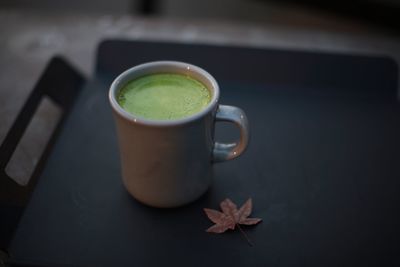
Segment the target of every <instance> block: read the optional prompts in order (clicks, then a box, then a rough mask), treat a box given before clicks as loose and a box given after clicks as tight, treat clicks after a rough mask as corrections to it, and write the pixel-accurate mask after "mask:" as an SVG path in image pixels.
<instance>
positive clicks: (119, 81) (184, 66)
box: [108, 60, 219, 126]
mask: <svg viewBox="0 0 400 267" xmlns="http://www.w3.org/2000/svg"><path fill="white" fill-rule="evenodd" d="M156 67H166V68H168V67H170V68H171V67H175V68H176V69H175V71H171V73H179V74H187V75H189V76H190V73H197V74H199V75H200V76H202V77H204V78H205V79H206V80H208V81H209V82H210V84H211V87H212V88H208V86H206V87H207V88H208V89H209V90H212V92H211V100H210V102H209V103H208V104H207V106H205V107H204V108H203V109H202V110H200V111H199V112H196V113H194V114H191V115H189V116H186V117H183V118H180V119H173V120H153V119H146V118H144V117H141V116H137V115H134V114H132V113H129V112H127V111H126V110H124V109H123V108H122V107H121V106H120V105H119V104H118V101H117V100H116V94H117V92H118V90H120V87H122V86H123V85H125V84H126V82H125V83H123V80H124V78H125V77H126V76H129V75H132V74H133V73H135V72H138V71H145V72H146V71H149V70H151V69H153V68H156ZM177 69H181V70H182V72H179V71H176V70H177ZM183 70H185V71H186V73H183ZM160 73H161V72H160ZM148 74H151V72H149V73H148ZM153 74H154V73H153ZM143 75H146V74H143ZM138 77H140V76H138ZM193 78H194V77H193ZM194 79H196V80H198V79H197V78H194ZM203 84H204V83H203ZM108 98H109V101H110V104H111V107H112V108H113V110H114V111H115V112H116V113H117V114H118V115H120V116H122V117H123V118H124V119H126V120H128V121H131V122H133V123H139V124H143V125H148V126H174V125H180V124H186V123H190V122H193V121H196V120H198V119H200V118H202V117H203V116H205V115H206V114H207V113H209V112H211V111H212V110H213V109H214V108H215V106H216V105H217V104H218V100H219V86H218V83H217V81H216V80H215V79H214V77H213V76H212V75H211V74H210V73H208V72H207V71H206V70H204V69H202V68H200V67H198V66H195V65H193V64H190V63H185V62H181V61H171V60H161V61H151V62H147V63H142V64H139V65H136V66H134V67H131V68H129V69H127V70H125V71H124V72H122V73H121V74H119V75H118V76H117V77H116V78H115V79H114V81H113V82H112V83H111V86H110V89H109V94H108Z"/></svg>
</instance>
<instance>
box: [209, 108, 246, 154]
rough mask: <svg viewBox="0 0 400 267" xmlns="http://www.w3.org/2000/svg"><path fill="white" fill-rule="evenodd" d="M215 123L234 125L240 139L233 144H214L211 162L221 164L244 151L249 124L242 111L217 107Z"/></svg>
mask: <svg viewBox="0 0 400 267" xmlns="http://www.w3.org/2000/svg"><path fill="white" fill-rule="evenodd" d="M215 121H216V122H218V121H226V122H231V123H234V124H235V125H236V126H237V127H238V128H239V130H240V138H239V140H238V141H237V142H234V143H227V144H226V143H218V142H215V144H214V150H213V162H222V161H226V160H230V159H234V158H236V157H238V156H240V155H241V154H242V153H243V152H244V151H245V150H246V147H247V144H248V142H249V123H248V120H247V116H246V114H245V113H244V111H243V110H241V109H240V108H237V107H233V106H227V105H219V106H218V110H217V113H216V115H215Z"/></svg>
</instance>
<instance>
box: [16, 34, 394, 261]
mask: <svg viewBox="0 0 400 267" xmlns="http://www.w3.org/2000/svg"><path fill="white" fill-rule="evenodd" d="M152 60H181V61H186V62H190V63H192V64H195V65H199V66H201V67H203V68H205V69H206V70H208V71H209V72H210V73H211V74H212V75H214V77H215V78H216V79H217V80H218V81H219V83H220V87H221V103H223V104H230V105H236V106H239V107H241V108H243V109H244V110H245V111H246V113H247V115H248V117H249V121H250V127H251V143H250V146H249V147H248V150H247V151H246V153H245V154H244V155H243V156H242V157H240V158H238V159H236V160H234V161H230V162H225V163H221V164H216V165H215V167H214V168H215V177H214V181H213V185H212V187H211V188H210V190H209V191H208V192H207V193H206V194H205V195H204V196H203V197H202V198H201V199H199V200H198V201H196V202H194V203H193V204H190V205H188V206H185V207H182V208H177V209H154V208H149V207H146V206H144V205H142V204H140V203H138V202H136V201H135V200H134V199H133V198H132V197H131V196H130V195H129V194H128V193H127V192H126V191H125V190H124V188H123V186H122V184H121V178H120V167H119V156H118V149H117V145H116V136H115V132H114V131H115V129H114V124H113V119H112V116H111V110H110V107H109V105H108V100H107V92H108V86H109V84H110V82H111V81H112V79H113V78H114V77H115V76H116V75H117V74H118V73H120V72H122V71H123V70H125V69H127V68H129V67H131V66H133V65H136V64H138V63H142V62H146V61H152ZM48 79H51V80H58V81H59V80H61V79H63V74H62V73H60V74H59V75H58V76H57V75H56V76H53V77H48ZM232 129H234V128H231V127H229V126H225V125H219V126H218V130H217V138H218V139H221V140H227V139H233V138H235V137H236V135H237V133H236V132H235V131H232ZM399 136H400V105H399V102H398V100H397V66H396V64H395V63H394V62H393V61H392V60H390V59H388V58H380V57H367V56H353V55H342V54H324V53H309V52H301V51H284V50H267V49H265V50H264V49H251V48H242V47H225V46H209V45H185V44H174V43H160V42H131V41H123V40H110V41H105V42H102V43H101V44H100V46H99V49H98V54H97V65H96V73H95V76H94V78H93V79H92V80H91V81H88V82H87V83H86V85H85V86H84V88H83V89H82V90H81V92H80V94H79V95H78V97H77V99H76V101H75V104H74V106H73V108H72V109H71V111H70V113H69V116H68V118H67V119H66V121H65V124H64V125H63V128H62V131H61V132H60V134H59V136H58V138H57V140H56V142H55V144H54V147H53V149H52V150H51V153H50V155H49V157H48V160H47V163H46V165H45V167H44V168H43V171H42V172H41V174H40V179H39V182H38V184H37V186H36V187H35V190H34V191H33V194H32V196H31V199H30V201H29V203H28V205H27V207H26V210H25V212H24V214H23V216H22V218H21V220H20V223H19V225H18V227H17V230H16V232H15V235H14V237H13V239H12V242H11V244H10V246H9V253H10V258H11V263H12V264H14V265H16V266H17V265H35V264H36V265H48V266H57V265H72V266H165V265H168V266H252V265H260V266H287V265H296V266H337V265H341V266H344V265H348V266H354V265H355V264H366V265H373V264H379V265H399V264H400V258H399V257H398V251H399V249H400V245H399V238H400V230H399V227H398V226H399V225H400V216H399V210H400V209H399V208H400V179H399V178H400V138H399ZM133 164H134V163H133ZM226 197H229V198H231V199H232V200H234V201H235V202H237V203H238V204H241V203H243V202H244V201H245V200H246V199H247V198H248V197H252V198H253V203H254V210H253V215H254V216H255V217H261V218H263V222H262V223H261V224H259V225H257V226H255V227H245V228H244V230H245V231H246V233H247V234H248V236H249V238H250V239H251V240H252V242H253V243H254V246H253V247H250V246H248V244H247V243H246V241H245V240H244V239H243V237H242V235H241V233H240V232H239V231H231V232H227V233H224V234H221V235H213V234H208V233H206V232H205V229H206V228H208V227H209V226H210V225H211V224H212V223H211V222H210V221H209V220H208V219H207V218H206V216H205V215H204V213H203V210H202V209H203V208H204V207H208V208H218V204H219V202H220V201H221V200H223V199H224V198H226ZM36 265H35V266H36Z"/></svg>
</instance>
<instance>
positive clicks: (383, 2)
mask: <svg viewBox="0 0 400 267" xmlns="http://www.w3.org/2000/svg"><path fill="white" fill-rule="evenodd" d="M0 8H17V9H20V10H30V11H43V12H51V13H74V14H77V13H81V14H114V15H121V14H129V15H133V16H137V15H140V16H158V17H163V18H190V19H194V18H200V19H218V20H220V19H222V20H234V21H242V22H280V23H282V24H293V23H300V24H313V25H319V24H320V23H323V22H324V23H327V21H328V20H330V19H333V18H334V17H336V18H342V19H343V18H347V19H351V20H359V21H361V22H363V23H370V24H374V25H380V26H385V27H388V28H390V29H395V30H396V29H398V28H397V26H398V23H399V19H398V17H399V15H400V1H399V0H355V1H346V0H327V1H318V0H297V1H296V0H218V1H213V0H202V1H197V0H186V1H182V0H114V1H108V0H98V1H95V0H86V1H80V0H69V1H62V0H36V1H30V0H2V1H0ZM328 24H330V23H328Z"/></svg>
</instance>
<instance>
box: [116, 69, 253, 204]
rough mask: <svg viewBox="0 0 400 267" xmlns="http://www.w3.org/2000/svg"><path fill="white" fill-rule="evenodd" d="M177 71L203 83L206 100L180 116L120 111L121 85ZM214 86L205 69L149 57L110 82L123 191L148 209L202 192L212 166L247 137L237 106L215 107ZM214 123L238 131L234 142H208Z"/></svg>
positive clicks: (238, 149)
mask: <svg viewBox="0 0 400 267" xmlns="http://www.w3.org/2000/svg"><path fill="white" fill-rule="evenodd" d="M156 73H177V74H183V75H187V76H190V77H192V78H194V79H196V80H198V81H200V82H201V83H203V84H204V85H205V86H206V87H207V88H208V90H209V91H210V93H211V101H210V103H209V104H208V105H207V106H206V107H205V108H203V109H202V110H201V111H199V112H197V113H195V114H193V115H191V116H188V117H184V118H182V119H176V120H150V119H146V118H143V117H139V116H135V115H132V114H130V113H128V112H127V111H125V110H124V109H123V108H122V107H121V106H120V105H119V104H118V102H117V98H118V94H119V91H120V90H121V88H123V87H124V85H126V84H127V83H128V82H129V81H132V80H135V79H137V78H139V77H141V76H144V75H151V74H156ZM219 93H220V92H219V87H218V84H217V82H216V81H215V79H214V78H213V77H212V76H211V75H210V74H209V73H208V72H206V71H205V70H203V69H201V68H199V67H197V66H194V65H191V64H188V63H183V62H176V61H155V62H149V63H145V64H141V65H138V66H135V67H133V68H131V69H128V70H126V71H125V72H123V73H122V74H120V75H119V76H118V77H117V78H116V79H115V80H114V82H113V83H112V84H111V87H110V91H109V100H110V104H111V107H112V110H113V113H114V119H115V122H116V128H117V136H118V143H119V150H120V158H121V164H122V180H123V184H124V186H125V187H126V189H127V190H128V192H129V193H130V194H131V195H132V196H133V197H134V198H136V199H137V200H139V201H140V202H142V203H144V204H147V205H150V206H154V207H164V208H166V207H177V206H181V205H184V204H187V203H190V202H192V201H194V200H195V199H197V198H198V197H200V196H201V195H202V194H203V193H205V192H206V191H207V189H208V187H209V186H210V184H211V179H212V164H213V163H216V162H222V161H226V160H230V159H233V158H236V157H238V156H239V155H240V154H242V153H243V152H244V150H245V149H246V146H247V143H248V140H249V128H248V121H247V117H246V115H245V113H244V112H243V111H242V110H241V109H240V108H237V107H233V106H226V105H220V104H219V103H218V99H219ZM217 121H226V122H231V123H234V124H235V125H236V126H237V127H238V128H239V130H240V139H239V140H238V141H237V142H235V143H218V142H215V141H214V125H215V123H216V122H217Z"/></svg>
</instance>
